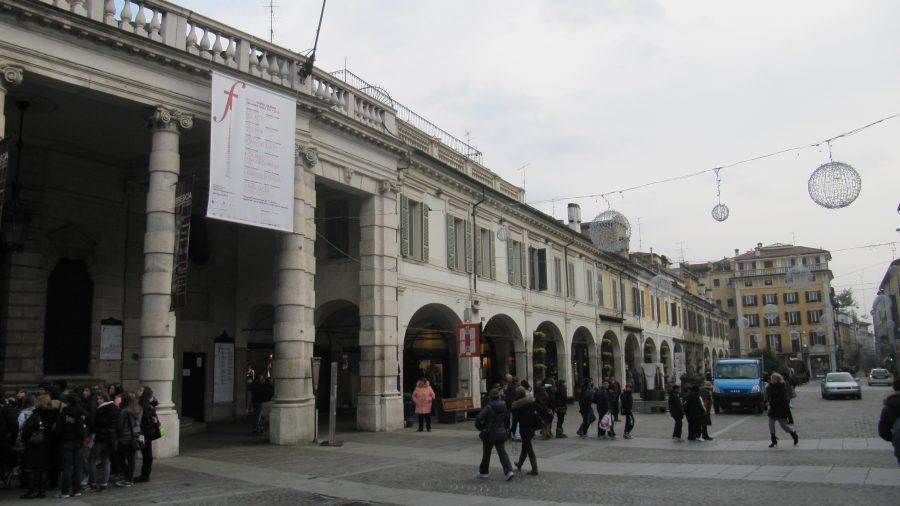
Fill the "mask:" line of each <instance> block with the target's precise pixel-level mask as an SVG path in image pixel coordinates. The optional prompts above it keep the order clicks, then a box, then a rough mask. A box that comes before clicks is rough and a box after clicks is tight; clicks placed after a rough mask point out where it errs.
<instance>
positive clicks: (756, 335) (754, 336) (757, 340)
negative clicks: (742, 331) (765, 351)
mask: <svg viewBox="0 0 900 506" xmlns="http://www.w3.org/2000/svg"><path fill="white" fill-rule="evenodd" d="M750 337H752V338H753V342H754V343H756V344H757V345H759V334H753V335H751V336H750Z"/></svg>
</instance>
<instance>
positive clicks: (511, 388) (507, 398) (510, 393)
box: [503, 381, 517, 413]
mask: <svg viewBox="0 0 900 506" xmlns="http://www.w3.org/2000/svg"><path fill="white" fill-rule="evenodd" d="M516 386H517V385H516V384H515V383H514V382H512V381H510V382H509V383H507V384H506V389H504V390H503V400H504V402H505V403H506V412H507V413H509V412H510V411H511V410H512V404H513V402H515V400H516Z"/></svg>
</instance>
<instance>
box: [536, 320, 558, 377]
mask: <svg viewBox="0 0 900 506" xmlns="http://www.w3.org/2000/svg"><path fill="white" fill-rule="evenodd" d="M532 336H533V337H534V348H532V358H533V366H532V367H533V374H534V376H533V377H534V382H535V384H538V382H543V381H544V380H545V379H546V378H558V377H559V373H560V368H561V367H560V361H559V357H560V354H562V355H563V356H565V345H564V344H563V339H562V334H560V332H559V329H558V328H557V327H556V325H554V324H552V323H550V322H542V323H541V324H540V325H538V328H537V330H535V331H534V333H533V334H532Z"/></svg>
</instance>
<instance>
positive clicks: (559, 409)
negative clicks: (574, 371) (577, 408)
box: [553, 379, 569, 439]
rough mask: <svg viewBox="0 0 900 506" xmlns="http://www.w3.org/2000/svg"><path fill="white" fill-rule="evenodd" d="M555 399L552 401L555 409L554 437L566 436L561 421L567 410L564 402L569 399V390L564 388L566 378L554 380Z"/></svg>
mask: <svg viewBox="0 0 900 506" xmlns="http://www.w3.org/2000/svg"><path fill="white" fill-rule="evenodd" d="M555 397H556V401H555V402H554V403H553V404H554V406H555V409H556V437H557V438H558V439H561V438H564V437H566V434H565V432H563V421H564V420H565V419H566V411H568V406H566V403H567V402H568V401H569V399H568V397H569V392H568V390H567V389H566V380H564V379H561V380H558V381H557V382H556V393H555Z"/></svg>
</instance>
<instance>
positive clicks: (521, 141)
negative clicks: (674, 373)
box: [176, 0, 900, 313]
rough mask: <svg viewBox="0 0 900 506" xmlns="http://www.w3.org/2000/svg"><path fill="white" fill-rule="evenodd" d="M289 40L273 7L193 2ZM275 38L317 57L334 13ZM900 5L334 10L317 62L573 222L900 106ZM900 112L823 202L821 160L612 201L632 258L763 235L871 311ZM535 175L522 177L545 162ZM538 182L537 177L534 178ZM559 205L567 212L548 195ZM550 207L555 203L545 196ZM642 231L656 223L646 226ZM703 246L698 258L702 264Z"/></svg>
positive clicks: (883, 256)
mask: <svg viewBox="0 0 900 506" xmlns="http://www.w3.org/2000/svg"><path fill="white" fill-rule="evenodd" d="M176 2H177V3H179V4H181V5H184V6H185V7H187V8H190V9H192V10H195V11H197V12H198V13H200V14H203V15H206V16H209V17H212V18H214V19H216V20H218V21H221V22H223V23H225V24H228V25H230V26H234V27H237V28H240V29H242V30H244V31H247V32H249V33H251V34H253V35H256V36H259V37H263V38H268V37H269V14H268V11H267V9H266V7H265V6H264V5H265V4H266V3H267V2H264V1H262V0H246V1H244V0H240V1H239V0H180V1H179V0H176ZM276 5H277V6H278V8H277V10H276V21H275V42H276V43H277V44H279V45H281V46H284V47H287V48H290V49H294V50H296V51H304V50H307V49H309V48H311V47H312V44H313V39H314V37H315V29H316V23H317V21H318V16H319V10H320V8H321V2H320V1H319V0H281V1H277V2H276ZM898 20H900V2H896V1H891V0H882V1H863V0H860V1H852V2H848V1H841V2H838V1H823V0H817V1H791V2H786V1H783V0H782V1H760V0H756V1H752V2H751V1H744V2H736V1H731V2H724V1H720V0H702V1H701V0H696V1H689V0H678V1H669V2H662V1H653V0H573V1H562V0H557V1H538V0H515V1H512V0H510V1H488V0H480V1H470V0H453V1H447V0H443V1H438V0H396V1H389V0H381V1H372V0H330V1H328V3H327V5H326V8H325V17H324V22H323V23H322V33H321V35H320V38H319V47H318V52H317V59H316V64H317V66H318V67H320V68H322V69H324V70H327V71H334V70H338V69H341V68H343V67H344V65H345V62H346V65H347V68H349V69H350V70H351V71H352V72H354V73H355V74H357V75H359V76H360V77H362V78H363V79H365V80H367V81H368V82H370V83H372V84H377V85H380V86H382V87H383V88H384V89H386V90H387V91H388V92H389V93H390V94H391V96H392V97H393V98H394V99H395V100H396V101H398V102H400V103H402V104H404V105H405V106H407V107H409V108H410V109H412V110H414V111H416V112H417V113H418V114H420V115H422V116H424V117H425V118H427V119H429V120H430V121H431V122H433V123H435V124H437V125H438V126H440V127H441V128H443V129H444V130H447V131H448V132H450V133H452V134H454V135H456V136H457V137H459V138H461V139H466V137H467V133H468V136H469V137H470V138H471V139H472V144H473V145H475V146H476V147H477V148H478V149H480V150H481V151H482V152H483V153H484V163H485V165H486V166H487V167H488V168H490V169H491V170H493V171H495V172H497V173H499V174H500V175H501V176H503V177H504V178H506V179H507V180H509V181H511V182H513V183H515V184H517V185H519V186H521V185H522V183H523V175H524V181H525V188H526V192H527V198H526V200H527V201H528V202H529V203H535V204H534V205H535V206H536V207H538V208H539V209H541V210H543V211H545V212H547V213H548V214H552V215H554V216H556V217H557V218H564V217H565V210H566V204H567V203H569V202H578V203H579V204H581V206H582V212H583V216H584V218H585V220H589V219H591V218H592V217H594V216H595V215H596V214H597V213H599V212H601V211H603V210H605V209H606V208H607V203H606V202H605V201H604V200H603V199H600V198H585V199H580V200H573V199H571V198H570V197H573V196H579V195H586V194H597V193H604V192H609V191H614V190H619V189H622V188H627V187H631V186H634V185H638V184H642V183H646V182H651V181H655V180H660V179H665V178H669V177H672V176H676V175H681V174H687V173H692V172H696V171H699V170H704V169H711V168H714V167H719V166H723V165H727V164H730V163H733V162H736V161H739V160H744V159H747V158H751V157H754V156H757V155H762V154H767V153H771V152H774V151H778V150H781V149H784V148H788V147H793V146H798V145H805V144H811V143H815V142H818V141H821V140H824V139H827V138H829V137H833V136H835V135H837V134H839V133H841V132H844V131H848V130H852V129H854V128H856V127H858V126H862V125H865V124H867V123H870V122H872V121H875V120H878V119H880V118H884V117H887V116H890V115H892V114H895V113H898V112H900V93H898V92H900V66H898V64H900V30H898V29H897V22H898ZM898 135H900V118H897V119H893V120H889V121H886V122H884V123H882V124H880V125H877V126H874V127H872V128H869V129H867V130H865V131H863V132H860V133H858V134H856V135H854V136H851V137H848V138H844V139H840V140H837V141H835V142H834V143H833V145H832V153H833V158H834V160H835V161H842V162H845V163H848V164H850V165H852V166H853V167H855V168H856V169H857V170H858V171H859V173H860V175H861V177H862V192H861V194H860V196H859V198H858V199H857V200H856V201H855V202H854V203H853V204H852V205H850V206H849V207H848V208H844V209H839V210H829V209H825V208H822V207H819V206H818V205H816V204H815V203H814V202H813V201H812V200H811V199H810V198H809V194H808V191H807V180H808V178H809V176H810V174H812V172H813V171H814V170H815V169H816V168H817V167H818V166H819V165H821V164H823V163H826V162H828V150H827V148H826V147H824V146H823V147H822V148H821V149H816V148H812V149H805V150H801V151H798V152H792V153H788V154H784V155H780V156H776V157H772V158H768V159H765V160H761V161H756V162H751V163H747V164H743V165H739V166H737V167H734V168H729V169H725V170H722V171H721V177H722V203H723V204H726V205H727V206H728V207H729V208H730V210H731V216H730V217H729V218H728V220H727V221H725V222H723V223H718V222H716V221H714V220H713V219H712V218H711V217H710V211H711V209H712V207H713V206H714V205H715V204H716V184H715V176H714V175H713V174H711V173H709V174H704V175H702V176H698V177H695V178H691V179H686V180H682V181H679V182H674V183H667V184H661V185H656V186H651V187H649V188H646V189H642V190H636V191H630V192H625V193H623V194H621V195H619V194H616V195H614V196H612V197H610V198H609V201H610V205H611V207H612V208H613V209H615V210H617V211H619V212H622V213H623V214H624V215H625V216H626V217H627V218H628V219H629V220H630V222H631V225H632V229H633V232H632V242H631V244H632V250H637V249H638V246H639V245H640V249H641V250H643V251H648V250H649V249H650V248H653V250H654V251H655V252H657V253H661V254H664V255H667V256H669V257H670V258H672V259H673V260H675V261H677V260H680V259H681V258H683V259H684V260H687V261H692V262H696V261H703V260H709V259H713V260H714V259H720V258H722V257H723V256H731V255H733V252H734V249H735V248H739V249H740V250H741V252H744V251H746V250H748V249H751V248H753V247H754V246H755V245H756V243H757V242H762V243H764V244H771V243H776V242H782V243H791V242H795V243H796V244H799V245H804V246H811V247H821V248H825V249H829V250H832V251H833V254H832V256H833V260H832V264H831V266H832V270H833V272H834V275H835V280H834V282H833V286H834V287H835V289H836V290H840V289H841V288H844V287H847V286H853V287H854V288H855V290H854V291H855V292H856V293H857V299H858V300H860V302H862V301H863V300H864V301H865V303H866V310H865V311H864V312H865V313H867V312H868V308H869V307H871V301H872V298H873V296H874V294H875V290H876V289H877V284H878V283H879V282H880V281H881V279H882V277H883V275H884V273H885V270H886V269H887V266H888V264H889V263H890V262H891V260H892V259H893V258H895V255H896V252H895V251H894V250H892V249H891V247H888V246H882V247H877V248H862V249H852V250H846V251H834V250H840V249H845V248H853V247H857V246H862V245H868V244H877V243H885V242H894V243H895V244H894V245H893V246H894V247H895V248H896V247H897V246H900V242H898V240H900V234H898V232H897V231H896V230H895V229H896V228H897V227H898V226H900V215H898V213H897V206H898V202H900V170H898V165H900V143H898V142H897V140H898ZM526 164H527V166H526V167H525V169H524V170H517V169H518V168H519V167H521V166H523V165H526ZM523 172H524V174H523ZM548 199H557V200H555V202H552V203H548V202H545V201H547V200H548ZM538 202H543V203H538ZM638 223H640V225H639V226H638ZM682 251H683V253H682Z"/></svg>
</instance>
